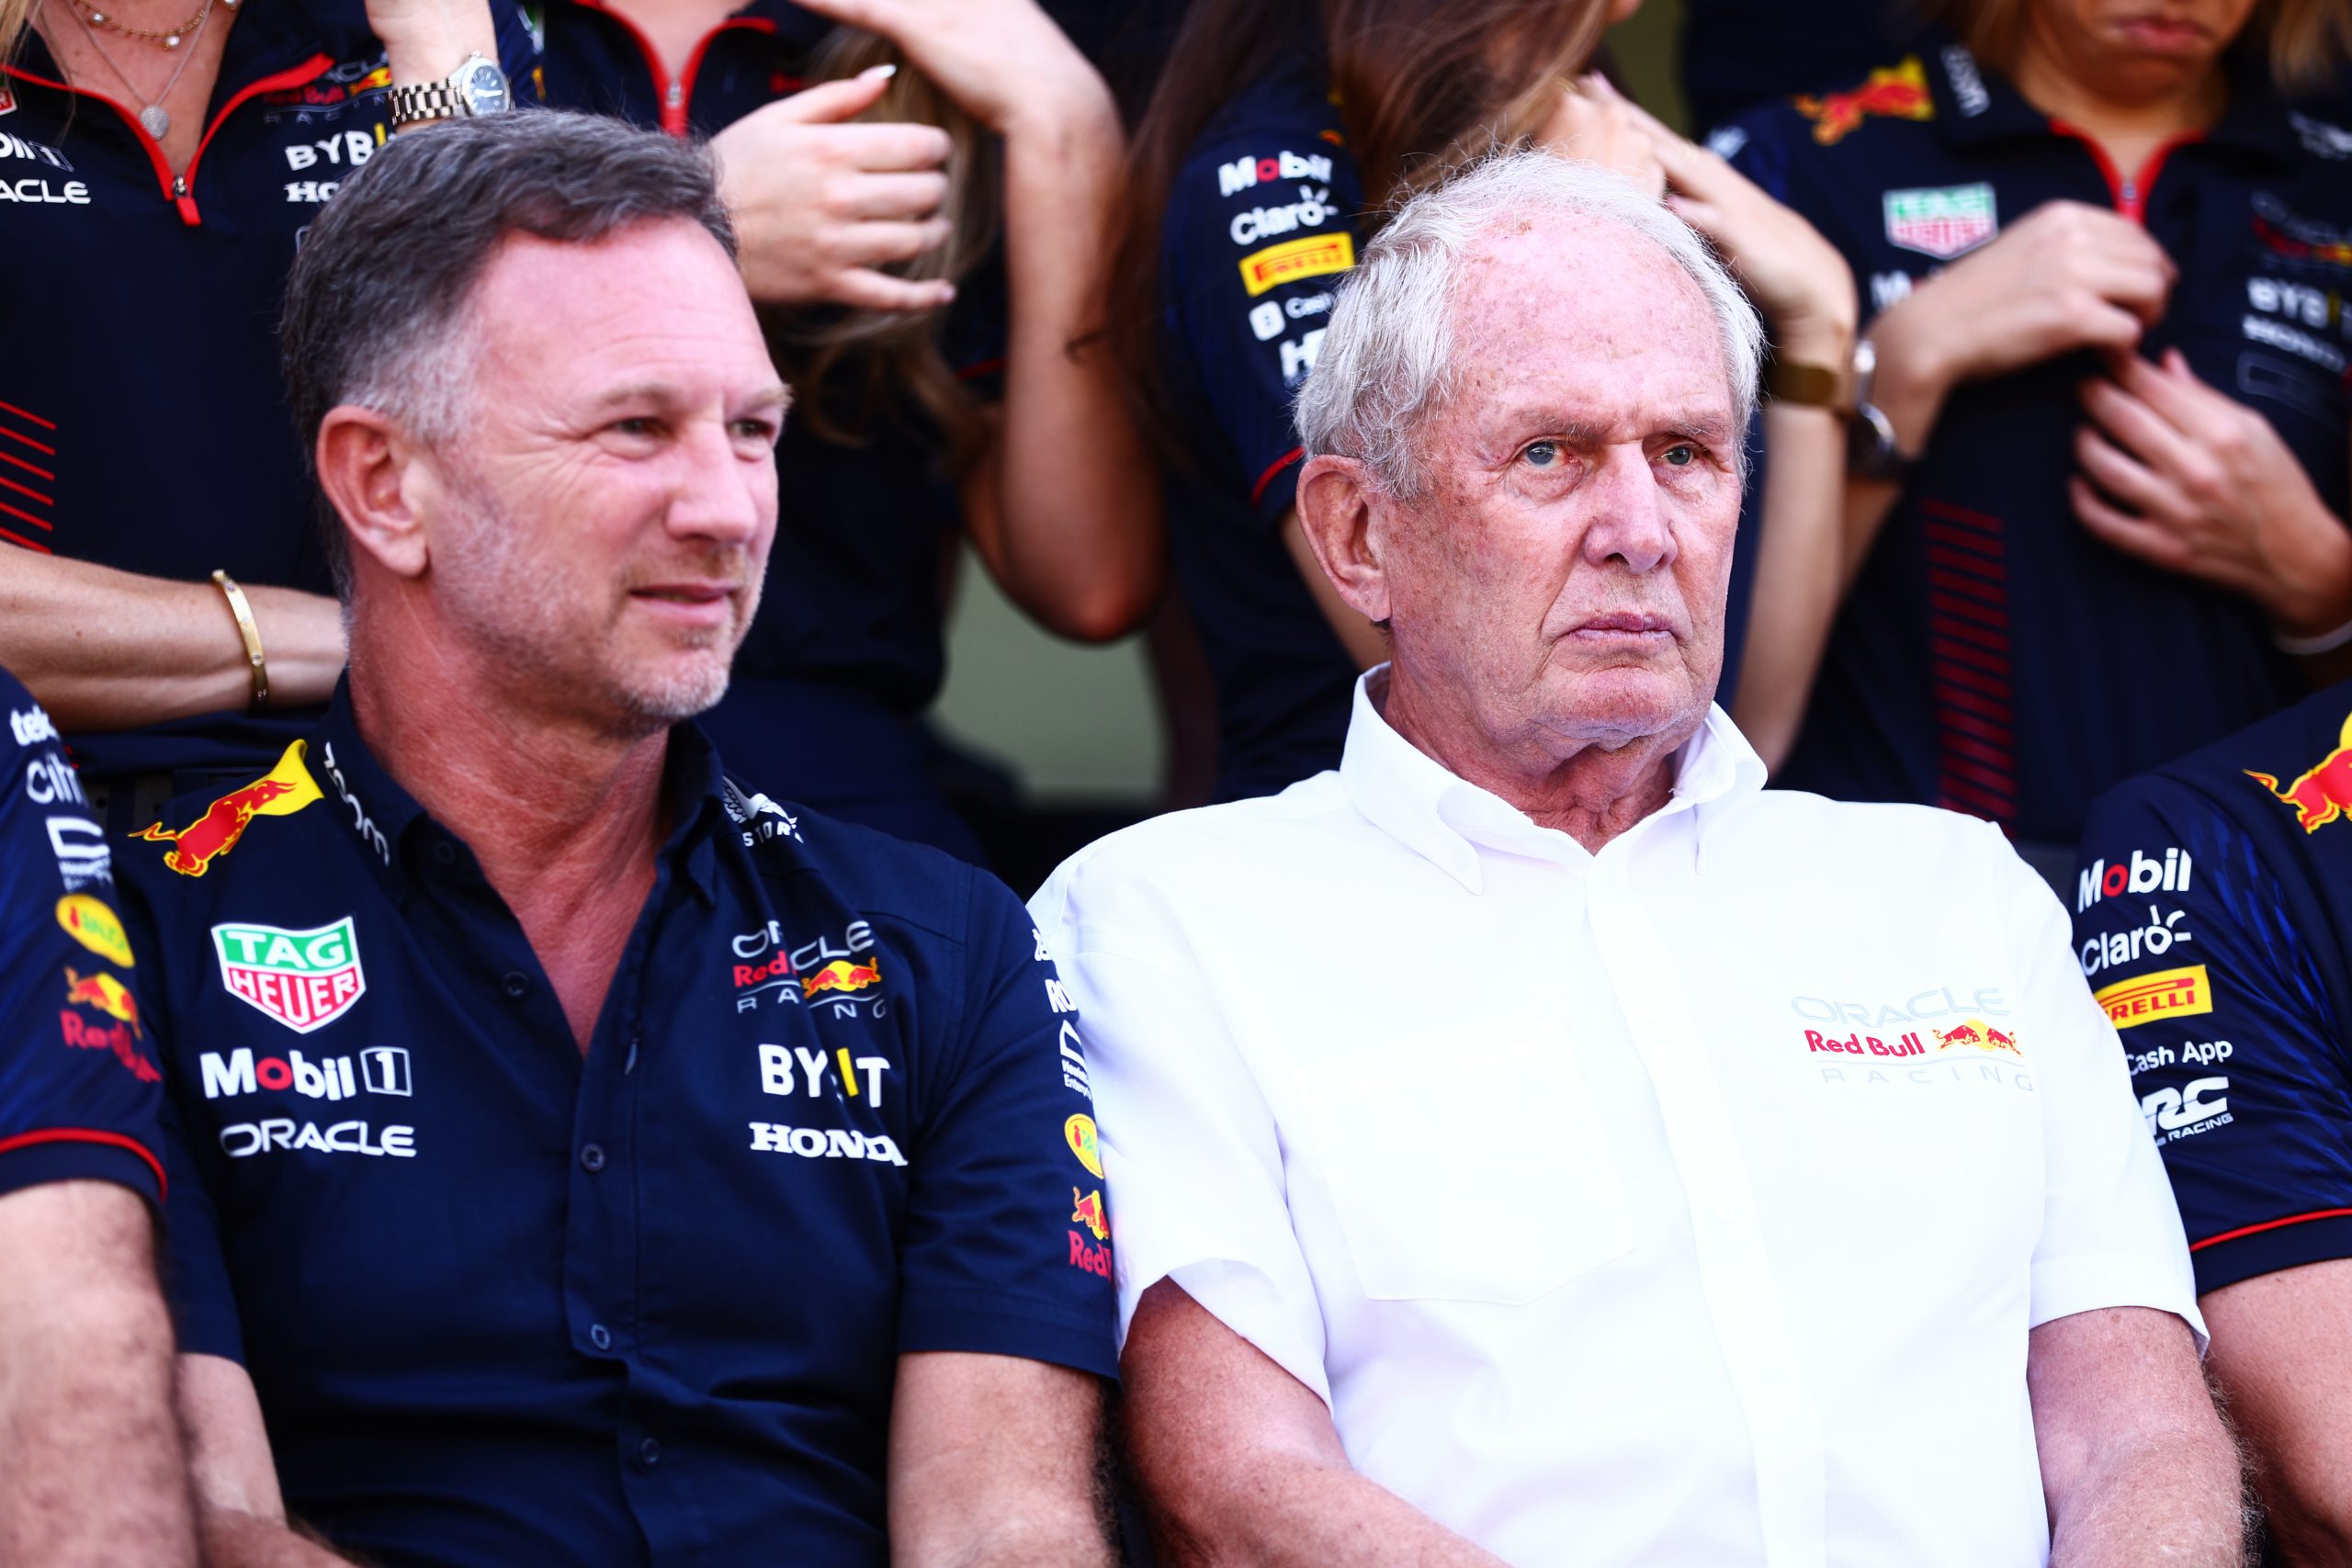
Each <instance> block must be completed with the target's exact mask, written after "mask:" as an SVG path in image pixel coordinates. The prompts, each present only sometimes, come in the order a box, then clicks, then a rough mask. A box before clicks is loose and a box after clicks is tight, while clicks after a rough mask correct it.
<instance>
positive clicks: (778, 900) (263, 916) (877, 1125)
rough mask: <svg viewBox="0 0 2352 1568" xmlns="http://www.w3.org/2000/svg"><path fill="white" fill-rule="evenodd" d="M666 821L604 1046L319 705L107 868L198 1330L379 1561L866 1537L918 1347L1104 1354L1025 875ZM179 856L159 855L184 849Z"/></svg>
mask: <svg viewBox="0 0 2352 1568" xmlns="http://www.w3.org/2000/svg"><path fill="white" fill-rule="evenodd" d="M664 790H665V799H666V802H667V808H668V812H669V815H670V816H671V818H673V819H674V822H675V827H674V829H673V830H672V831H671V832H670V833H669V835H668V838H667V840H666V842H665V843H664V845H663V846H662V851H661V855H660V862H659V866H660V869H659V874H658V877H657V880H656V882H655V885H654V887H653V890H652V892H651V894H650V897H648V899H647V901H646V904H645V908H644V910H643V912H642V913H641V915H640V916H639V920H638V923H637V926H636V928H635V930H634V931H632V933H631V935H630V937H629V941H628V948H627V950H626V952H625V953H624V955H623V957H622V959H621V962H620V964H619V967H618V970H617V972H616V976H615V978H614V981H613V987H612V990H611V992H610V994H609V996H608V997H607V998H606V1000H605V1007H604V1010H603V1013H602V1016H601V1017H600V1018H599V1020H598V1021H597V1025H596V1030H595V1033H594V1039H593V1042H592V1043H591V1045H590V1047H589V1049H588V1051H587V1054H586V1055H585V1056H584V1057H583V1056H582V1054H581V1052H580V1051H579V1049H578V1048H577V1047H576V1045H575V1043H574V1042H573V1039H572V1036H571V1030H570V1027H569V1025H568V1024H567V1022H566V1021H565V1018H564V1014H563V1010H562V1009H561V1007H560V1003H559V1001H558V998H557V997H556V994H555V991H554V989H553V988H552V987H551V986H550V985H549V984H548V980H547V977H546V976H545V974H544V972H543V971H542V970H541V968H540V966H539V964H538V962H537V958H536V957H535V956H534V955H533V953H532V951H531V948H530V946H529V944H528V942H526V939H525V936H524V933H523V931H522V929H521V927H520V926H519V925H518V924H517V923H516V921H515V918H514V916H513V914H512V913H511V912H509V910H508V909H507V908H506V907H505V906H504V904H503V902H502V901H501V900H500V898H499V897H498V895H497V893H496V892H495V891H494V890H493V889H492V887H491V886H489V884H488V883H487V882H485V881H484V880H483V878H482V875H481V871H480V869H479V866H478V864H477V863H476V861H475V859H474V856H473V854H472V853H471V852H470V851H469V849H468V848H467V846H466V845H465V843H464V842H463V841H462V840H460V839H458V837H457V836H456V835H455V834H453V833H452V832H450V831H449V830H448V829H446V828H444V827H442V826H441V825H440V824H438V823H436V822H435V821H434V820H433V819H432V818H429V817H428V816H426V815H425V813H424V811H423V810H422V808H420V807H418V806H417V805H416V804H415V802H414V801H413V799H412V798H411V797H410V796H409V795H406V794H405V793H404V792H403V791H402V790H401V788H400V787H399V785H398V784H395V783H393V781H392V779H391V777H390V775H389V774H388V773H386V772H385V771H384V770H383V769H382V767H381V766H380V765H379V763H378V762H377V761H376V760H375V759H374V758H373V757H371V756H370V754H369V753H368V749H367V747H366V745H365V744H364V743H363V742H362V741H361V739H360V738H359V735H358V733H357V732H356V728H354V725H353V721H352V718H351V714H350V709H349V705H348V697H347V695H345V694H338V697H337V699H336V701H335V703H334V705H333V706H332V707H331V708H330V710H329V712H328V713H327V715H326V716H325V718H324V719H323V720H322V723H321V725H320V727H319V728H317V729H316V730H315V731H314V732H313V733H312V734H311V735H310V736H309V737H306V738H305V739H303V740H302V741H300V742H299V743H298V744H297V745H296V746H295V747H293V748H290V749H289V750H288V753H287V755H286V756H285V757H284V758H282V759H281V760H280V761H279V762H278V763H277V766H276V767H275V768H273V769H272V770H271V771H270V773H268V774H267V775H266V776H264V777H262V778H259V779H256V780H254V781H253V782H252V783H251V784H247V785H245V786H243V787H242V788H241V789H239V790H237V791H234V792H232V793H231V794H230V795H224V796H222V797H220V799H217V800H211V801H207V800H204V799H201V798H198V799H194V800H190V801H187V802H185V803H181V804H180V805H177V806H175V809H174V812H173V814H172V816H171V817H170V818H169V820H168V823H167V827H166V829H165V830H164V836H161V837H159V838H158V839H156V840H154V841H153V842H133V843H131V844H130V845H127V846H125V847H123V848H122V849H121V850H120V851H119V853H118V859H119V862H120V863H122V866H123V868H124V869H123V872H122V875H123V881H124V884H125V886H126V888H127V889H128V890H129V892H130V904H131V906H132V909H133V919H134V920H136V921H138V922H139V924H140V927H141V935H142V937H143V940H144V941H145V942H146V944H147V949H148V950H152V955H151V952H150V951H142V954H141V973H142V976H144V977H145V978H146V980H147V984H148V992H147V994H148V995H149V996H151V997H152V998H153V1004H152V1010H153V1019H152V1020H151V1027H153V1030H154V1032H155V1033H156V1035H157V1037H158V1038H159V1039H160V1040H161V1041H162V1043H163V1048H164V1059H165V1064H166V1071H167V1074H168V1077H169V1080H170V1102H169V1104H168V1105H167V1107H166V1111H165V1122H166V1132H165V1137H166V1148H167V1161H166V1166H167V1168H169V1169H171V1171H172V1176H173V1181H172V1199H171V1203H172V1207H171V1211H170V1221H171V1227H172V1259H173V1278H172V1279H171V1280H170V1281H169V1289H170V1292H171V1294H172V1295H173V1297H174V1300H175V1306H176V1309H177V1312H178V1314H179V1322H180V1330H181V1335H182V1343H183V1346H184V1348H186V1349H188V1350H190V1351H194V1352H198V1353H204V1354H211V1355H220V1356H226V1357H230V1358H232V1359H237V1360H240V1361H242V1362H243V1364H244V1366H245V1367H246V1369H247V1370H248V1371H250V1372H251V1373H252V1375H253V1379H254V1384H255V1386H256V1387H257V1389H258V1390H259V1392H260V1395H261V1404H262V1409H263V1413H264V1415H265V1416H266V1417H267V1420H268V1423H269V1431H270V1438H271V1441H272V1444H273V1447H274V1450H275V1452H276V1455H277V1464H278V1473H279V1476H280V1478H281V1480H282V1482H283V1483H284V1486H285V1490H286V1497H287V1502H288V1506H289V1507H290V1508H291V1509H292V1510H293V1512H294V1513H295V1514H296V1515H297V1516H298V1517H301V1518H303V1519H305V1520H307V1521H309V1522H310V1523H311V1524H312V1525H313V1526H315V1527H316V1528H318V1529H322V1530H323V1531H325V1532H326V1534H328V1535H329V1536H330V1537H332V1538H333V1539H334V1541H335V1543H336V1545H337V1546H338V1547H342V1548H345V1549H349V1550H355V1551H359V1552H362V1553H365V1554H366V1555H367V1557H368V1560H369V1561H377V1562H385V1563H388V1564H401V1563H424V1562H431V1563H435V1564H441V1565H455V1564H465V1565H480V1568H512V1565H513V1564H515V1563H518V1562H548V1563H559V1562H560V1563H577V1564H582V1565H583V1568H585V1565H590V1564H593V1565H595V1568H615V1565H619V1564H628V1563H686V1562H693V1563H698V1564H712V1565H720V1564H734V1563H741V1564H752V1563H760V1564H766V1563H775V1562H792V1563H796V1564H810V1565H820V1564H853V1563H854V1564H881V1563H884V1562H887V1561H888V1544H887V1541H886V1540H885V1535H884V1528H885V1526H884V1520H885V1509H884V1455H885V1451H886V1444H887V1438H888V1427H889V1412H890V1395H891V1388H892V1380H893V1376H894V1372H895V1369H896V1365H897V1361H898V1358H899V1357H900V1356H901V1355H903V1354H906V1353H908V1352H911V1351H933V1350H944V1351H977V1352H986V1353H991V1354H998V1355H1007V1356H1018V1357H1023V1358H1028V1359H1035V1360H1041V1361H1049V1362H1054V1363H1057V1364H1060V1365H1064V1366H1069V1367H1074V1368H1077V1369H1080V1370H1081V1371H1089V1372H1094V1373H1098V1374H1100V1375H1102V1376H1104V1377H1109V1376H1112V1375H1113V1374H1114V1348H1113V1314H1114V1299H1113V1292H1112V1285H1111V1278H1110V1275H1111V1258H1110V1251H1109V1247H1108V1245H1107V1238H1108V1228H1107V1227H1108V1216H1107V1212H1106V1207H1105V1199H1104V1196H1103V1179H1102V1172H1101V1160H1100V1156H1099V1154H1098V1152H1097V1147H1096V1142H1095V1131H1094V1124H1093V1122H1092V1121H1091V1101H1090V1098H1089V1088H1088V1083H1087V1076H1086V1066H1085V1056H1084V1048H1083V1043H1082V1042H1081V1040H1080V1036H1079V1033H1078V1029H1077V1019H1076V1015H1075V1012H1074V1010H1072V1008H1071V1005H1070V1002H1069V996H1068V994H1067V993H1066V992H1065V991H1064V990H1063V989H1062V987H1061V985H1060V983H1059V981H1058V979H1057V976H1056V972H1055V969H1054V966H1053V964H1052V963H1051V962H1050V961H1049V960H1048V959H1047V957H1046V953H1045V950H1044V946H1043V944H1042V942H1041V941H1040V939H1039V938H1038V936H1037V935H1036V933H1035V929H1034V927H1033V926H1032V923H1031V921H1030V919H1029V918H1028V916H1027V914H1026V913H1025V912H1024V911H1023V909H1022V907H1021V905H1020V903H1019V902H1018V901H1017V900H1016V899H1015V898H1014V897H1013V896H1012V893H1011V892H1010V891H1009V890H1007V889H1006V888H1004V887H1003V886H1001V885H1000V884H998V883H996V882H995V881H993V880H992V879H990V878H989V877H988V876H987V875H985V874H982V873H979V872H977V871H975V870H973V869H972V868H970V867H969V866H967V865H965V864H963V863H959V862H956V861H954V860H952V859H950V858H949V857H947V856H944V855H943V854H940V853H938V852H935V851H932V850H928V849H924V848H922V847H919V846H912V845H908V844H904V843H900V842H899V841H897V840H890V839H888V838H885V837H883V836H881V835H879V834H876V833H871V832H868V831H865V830H864V829H856V828H852V827H848V826H846V825H843V824H840V823H836V822H833V821H831V820H828V819H826V818H820V817H818V816H816V815H814V814H813V813H803V812H799V811H797V809H794V808H791V807H779V806H777V805H775V804H774V803H773V802H771V801H769V800H768V799H767V798H766V797H765V796H763V795H747V794H746V793H745V792H744V791H742V790H741V789H740V788H738V787H737V786H735V785H734V784H731V783H730V782H729V781H728V779H727V778H726V777H725V776H724V775H723V774H722V773H721V772H720V768H719V763H718V757H717V755H716V754H715V753H714V752H713V751H712V750H711V749H710V747H709V745H708V744H707V741H705V740H704V739H703V738H702V736H701V734H700V732H699V731H698V730H697V729H696V728H695V727H694V726H692V725H684V726H680V727H679V728H676V729H674V730H673V731H672V733H671V743H670V749H669V757H668V763H667V772H666V776H665V785H664ZM170 834H176V835H177V837H176V838H174V837H170V836H169V835H170Z"/></svg>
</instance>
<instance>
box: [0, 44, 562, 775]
mask: <svg viewBox="0 0 2352 1568" xmlns="http://www.w3.org/2000/svg"><path fill="white" fill-rule="evenodd" d="M492 12H493V14H494V15H495V16H496V17H497V18H498V27H499V39H500V52H501V54H502V56H503V62H504V64H505V68H506V70H507V72H508V73H509V74H510V75H511V76H513V77H514V79H515V89H516V92H517V94H518V96H525V97H527V96H530V94H531V92H532V85H531V80H530V76H531V72H532V69H533V66H534V63H535V55H534V52H533V50H532V45H531V40H530V34H529V30H528V28H526V26H525V25H524V22H523V19H522V15H521V13H520V12H519V11H517V10H515V7H514V6H513V5H512V4H511V3H509V0H493V5H492ZM56 14H57V15H58V16H61V17H62V16H63V15H64V14H65V13H64V12H63V11H62V9H61V10H59V11H58V12H57V13H56ZM228 16H229V13H227V12H225V11H220V10H217V9H216V11H215V13H214V17H213V22H212V25H213V26H215V27H219V26H221V25H223V24H224V21H225V20H226V18H227V17H228ZM449 63H450V65H451V66H452V67H455V66H456V64H457V62H456V61H454V60H453V61H451V62H449ZM113 85H114V84H110V83H109V84H91V85H90V86H91V87H92V88H99V87H104V86H113ZM389 90H390V74H389V72H388V68H387V67H386V65H385V61H384V50H383V46H382V45H380V44H379V43H378V42H377V41H376V40H375V38H374V36H373V35H372V34H371V33H370V32H369V31H368V18H367V14H366V11H365V9H364V8H363V6H361V4H360V0H246V3H245V4H244V5H243V6H242V7H241V8H240V9H239V10H238V11H237V12H236V13H235V19H234V25H233V26H232V28H231V31H230V34H229V40H228V45H227V52H226V54H225V55H224V56H223V57H222V59H221V62H220V82H219V85H217V86H216V87H215V88H214V90H213V95H212V102H211V105H210V107H209V108H208V109H207V110H206V119H205V135H204V141H203V143H202V146H201V147H200V148H199V150H198V153H197V155H196V158H195V160H194V161H193V162H192V163H191V164H189V166H188V169H187V172H186V175H184V176H180V175H174V174H173V173H172V171H171V169H170V168H169V167H168V166H167V165H166V164H164V158H163V152H162V150H161V148H160V147H158V146H157V144H156V143H155V141H154V140H153V138H151V137H149V136H148V135H147V133H146V131H145V130H143V129H142V128H141V126H140V124H139V122H138V120H137V118H135V114H134V112H133V109H132V108H131V107H124V106H123V105H121V104H119V103H118V102H116V101H115V100H113V99H111V98H109V97H107V96H103V93H102V92H101V91H97V90H74V89H69V88H68V87H66V86H65V85H64V78H63V76H62V74H61V73H60V72H59V70H58V67H57V64H56V62H55V61H54V60H53V59H52V58H51V55H50V52H49V50H48V47H47V45H46V44H45V43H44V42H43V41H42V39H41V38H40V34H38V33H36V32H33V31H31V30H29V29H28V30H27V32H26V33H25V36H24V38H23V40H22V42H21V43H20V44H19V45H18V48H17V55H16V58H15V59H14V61H13V62H9V63H7V64H6V65H5V66H0V343H5V344H6V345H7V352H6V354H5V355H0V546H5V547H9V548H16V549H28V550H38V551H40V552H42V553H55V554H57V555H61V556H66V557H70V558H74V559H75V560H86V561H95V562H96V563H97V564H98V565H101V566H109V567H115V568H118V569H119V570H124V571H131V572H138V573H141V574H142V575H144V576H149V577H162V578H170V579H173V580H175V581H183V582H201V581H204V580H205V578H207V577H208V576H209V575H210V574H211V573H212V571H213V570H215V569H221V570H226V571H227V572H228V573H229V575H230V576H231V577H233V578H235V579H237V580H238V581H240V582H243V583H246V584H248V585H254V586H259V585H263V584H267V585H269V586H273V587H283V588H299V589H305V590H308V591H309V592H315V593H327V592H333V584H332V583H331V581H329V574H328V571H327V567H326V562H325V558H324V556H323V554H322V550H321V548H320V546H319V541H318V537H317V525H316V523H315V521H314V519H315V516H316V513H315V512H314V510H313V502H312V501H311V487H310V484H309V481H308V480H307V479H305V478H304V475H303V468H302V452H301V447H300V443H299V442H298V441H297V440H296V438H295V433H294V423H293V419H292V417H291V416H290V415H289V414H288V412H287V410H286V396H285V389H284V386H283V382H282V378H281V376H280V373H279V370H278V357H277V356H278V349H277V313H278V304H279V299H280V294H281V291H282V290H283V288H284V287H285V281H286V273H287V270H288V267H289V266H290V265H292V264H293V260H294V247H295V246H296V244H297V243H300V238H301V233H302V231H303V229H304V228H305V227H306V226H308V225H309V223H310V222H311V219H312V218H314V217H316V216H317V214H318V210H319V206H320V204H321V203H322V202H323V201H325V200H326V198H327V197H329V196H331V195H333V194H334V189H335V186H336V185H337V184H338V183H339V182H340V181H341V179H342V178H343V176H344V175H346V174H348V173H349V172H350V171H351V170H352V169H353V168H355V167H356V166H358V165H360V164H365V163H366V162H367V161H368V158H369V157H370V156H371V155H372V154H373V153H374V152H375V150H376V149H377V148H378V147H379V146H380V145H382V143H383V140H384V138H385V136H386V135H387V134H389V132H390V114H389V111H388V110H387V109H386V107H385V104H384V97H385V94H386V93H387V92H388V91H389ZM220 635H221V637H222V638H223V639H224V641H226V640H228V639H232V638H233V637H235V636H236V628H235V626H233V625H232V622H231V621H230V619H229V612H228V610H227V607H226V606H225V605H224V606H223V607H222V609H221V612H220ZM316 717H317V715H316V713H315V712H311V713H308V714H280V715H274V716H263V717H258V718H254V717H248V716H244V715H242V714H223V715H218V716H209V717H207V718H202V719H195V720H184V721H179V722H175V723H172V724H166V725H160V726H156V727H154V728H150V729H142V730H135V731H126V732H119V733H95V732H91V733H79V734H75V735H74V736H72V737H70V739H71V740H72V742H73V745H74V753H75V756H76V758H77V759H78V760H79V761H80V762H81V764H82V766H83V768H84V770H85V773H88V774H89V775H91V776H92V777H93V778H94V779H95V778H107V777H112V776H116V775H120V774H124V773H143V772H149V771H160V770H175V769H186V770H197V769H207V768H221V769H233V770H248V769H250V768H251V767H253V766H254V764H255V763H256V762H257V763H258V766H261V767H266V766H267V765H268V763H269V761H270V760H271V759H273V758H275V757H276V756H277V753H278V752H279V751H280V750H283V749H284V747H285V745H286V743H287V741H288V739H292V737H293V736H294V735H296V734H298V733H300V730H301V729H302V728H305V727H307V726H308V725H309V724H311V722H314V721H315V719H316Z"/></svg>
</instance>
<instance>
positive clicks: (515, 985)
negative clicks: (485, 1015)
mask: <svg viewBox="0 0 2352 1568" xmlns="http://www.w3.org/2000/svg"><path fill="white" fill-rule="evenodd" d="M502 983H503V985H504V986H505V987H506V994H507V995H508V996H510V997H513V998H515V1000H516V1001H518V1002H519V1001H521V1000H522V999H523V998H525V997H526V996H528V995H529V994H530V990H531V977H530V976H528V975H526V974H524V973H523V972H522V971H521V970H520V969H510V970H508V971H507V972H506V978H505V980H504V981H503V982H502Z"/></svg>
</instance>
